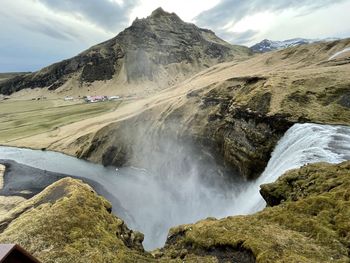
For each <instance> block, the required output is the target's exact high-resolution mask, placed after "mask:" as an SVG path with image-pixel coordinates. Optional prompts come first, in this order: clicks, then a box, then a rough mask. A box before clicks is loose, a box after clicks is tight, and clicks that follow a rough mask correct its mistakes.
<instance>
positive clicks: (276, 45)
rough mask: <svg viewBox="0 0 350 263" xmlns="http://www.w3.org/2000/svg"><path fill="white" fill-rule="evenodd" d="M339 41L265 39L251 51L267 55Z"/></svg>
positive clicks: (326, 39)
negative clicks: (318, 43)
mask: <svg viewBox="0 0 350 263" xmlns="http://www.w3.org/2000/svg"><path fill="white" fill-rule="evenodd" d="M335 40H339V38H325V39H306V38H293V39H288V40H284V41H273V40H269V39H264V40H263V41H261V42H259V43H257V44H255V45H254V46H251V47H250V49H251V50H252V51H253V52H257V53H265V52H269V51H273V50H279V49H284V48H288V47H295V46H300V45H305V44H311V43H315V42H323V41H325V42H328V41H335Z"/></svg>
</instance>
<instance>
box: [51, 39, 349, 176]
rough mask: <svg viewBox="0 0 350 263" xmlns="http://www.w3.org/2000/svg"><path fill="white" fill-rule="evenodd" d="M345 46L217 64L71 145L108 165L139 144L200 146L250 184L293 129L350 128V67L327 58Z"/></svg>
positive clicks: (124, 159) (126, 158)
mask: <svg viewBox="0 0 350 263" xmlns="http://www.w3.org/2000/svg"><path fill="white" fill-rule="evenodd" d="M347 45H349V40H343V41H336V42H332V43H318V44H313V45H307V46H303V47H296V48H291V49H286V50H282V51H278V52H274V53H269V54H264V55H261V56H257V57H255V58H252V59H250V60H246V61H244V62H241V63H236V62H232V63H224V64H220V65H217V66H215V67H212V68H210V69H208V70H206V71H203V72H201V73H199V74H197V75H196V76H194V77H192V78H191V79H189V80H187V81H185V82H184V83H182V84H181V85H178V86H175V87H174V89H172V90H171V91H168V93H163V94H162V95H159V96H158V97H156V98H155V101H157V104H155V105H154V106H153V107H151V106H150V105H152V102H150V101H147V103H146V102H145V106H146V107H145V109H144V110H143V111H141V112H140V113H138V114H134V115H132V117H130V118H124V119H122V120H120V121H116V122H113V123H111V124H109V125H106V126H104V127H103V128H101V129H99V130H98V131H97V132H96V133H93V134H90V135H89V136H91V137H89V138H88V139H87V137H86V136H85V137H82V138H81V139H80V140H79V139H78V140H75V141H74V142H71V144H70V146H69V147H72V149H77V150H76V152H73V154H75V155H77V156H79V157H82V158H87V159H90V160H92V161H96V162H102V163H104V164H105V165H108V164H115V165H118V166H119V165H130V164H132V163H131V162H132V157H134V156H135V155H138V154H139V153H140V152H141V153H142V152H143V151H142V149H140V147H139V146H141V147H142V142H141V141H140V140H138V138H142V140H151V141H152V145H154V146H155V148H157V147H158V146H157V145H158V144H157V142H158V141H161V140H158V138H160V137H162V136H165V137H171V138H176V139H177V140H178V141H179V142H180V143H188V142H193V143H194V144H196V145H200V146H201V147H203V149H204V150H203V151H204V152H211V153H213V155H214V156H216V157H217V159H219V160H221V161H223V162H224V163H225V165H227V166H229V167H235V168H237V169H238V170H239V171H240V173H241V174H242V175H243V176H244V177H246V178H249V179H251V178H255V177H256V176H258V175H259V174H260V173H261V172H262V170H263V169H264V167H265V166H266V163H267V161H268V160H269V158H270V153H271V152H272V150H273V148H274V147H275V145H276V143H277V141H278V140H279V139H280V138H281V136H282V135H283V134H284V132H285V131H286V130H287V129H288V128H289V127H290V126H291V125H292V124H293V123H297V122H316V123H328V124H344V125H347V124H349V123H350V113H349V103H348V102H349V98H350V97H349V90H350V78H349V74H348V72H349V70H350V68H349V67H350V64H349V63H348V60H346V58H345V59H344V58H342V59H340V60H328V58H329V57H330V56H331V54H333V53H335V52H337V50H341V49H343V48H344V46H345V47H346V46H347ZM83 138H84V140H83ZM80 141H84V144H81V143H80ZM58 144H59V143H58ZM135 145H136V146H135ZM159 147H161V145H160V146H159Z"/></svg>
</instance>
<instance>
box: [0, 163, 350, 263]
mask: <svg viewBox="0 0 350 263" xmlns="http://www.w3.org/2000/svg"><path fill="white" fill-rule="evenodd" d="M349 187H350V161H348V162H344V163H342V164H338V165H332V164H326V163H319V164H312V165H308V166H304V167H302V168H300V169H296V170H292V171H289V172H287V173H286V174H285V175H283V176H282V177H281V178H280V179H278V180H277V182H276V183H272V184H268V185H263V186H262V190H261V192H262V193H263V196H264V197H265V198H266V200H267V201H268V203H269V204H270V205H274V206H273V207H267V208H265V209H264V210H263V211H261V212H259V213H257V214H254V215H249V216H235V217H227V218H224V219H221V220H216V219H214V218H208V219H205V220H202V221H199V222H197V223H195V224H190V225H182V226H178V227H174V228H173V229H171V230H170V233H169V235H168V239H167V242H166V245H165V247H164V248H162V249H158V250H156V251H153V252H152V254H149V253H147V252H145V251H144V250H143V248H142V245H141V241H142V239H143V235H142V234H140V233H137V232H133V231H131V230H129V229H128V228H127V227H126V226H125V224H124V222H123V221H122V220H121V219H119V218H117V217H115V216H113V215H111V214H110V211H111V206H110V203H109V202H108V201H106V200H105V199H104V198H102V197H99V196H97V195H96V193H95V192H94V191H93V190H92V189H91V188H90V187H89V186H88V185H86V184H84V183H82V182H81V181H77V180H73V179H71V178H66V179H62V180H60V181H58V182H56V183H54V184H53V185H51V186H49V187H48V188H46V189H45V190H44V191H43V192H42V193H40V194H38V195H36V196H35V197H33V198H32V199H29V200H27V201H24V202H22V203H21V204H19V205H18V207H17V208H15V209H13V210H11V211H10V212H9V213H8V214H6V215H5V216H4V217H3V218H1V221H0V231H1V233H0V242H2V243H5V242H6V243H8V242H13V243H19V244H20V245H22V246H23V247H24V248H26V249H27V250H28V251H30V252H31V253H33V254H34V255H35V256H36V257H38V258H39V259H41V260H42V261H43V262H240V263H250V262H271V263H272V262H273V263H274V262H315V263H316V262H317V263H318V262H349V247H350V235H349V233H350V223H349V218H350V203H349V200H350V194H349ZM271 200H273V201H271ZM276 200H277V201H276ZM282 201H283V202H282Z"/></svg>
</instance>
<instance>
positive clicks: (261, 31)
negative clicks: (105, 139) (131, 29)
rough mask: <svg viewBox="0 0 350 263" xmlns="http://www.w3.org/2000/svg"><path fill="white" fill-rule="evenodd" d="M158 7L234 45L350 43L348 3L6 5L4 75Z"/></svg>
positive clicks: (49, 1) (78, 46)
mask: <svg viewBox="0 0 350 263" xmlns="http://www.w3.org/2000/svg"><path fill="white" fill-rule="evenodd" d="M159 6H161V7H163V9H165V10H166V11H169V12H175V13H177V14H178V15H179V16H180V17H181V18H182V19H183V20H185V21H188V22H193V23H196V24H197V25H199V26H201V27H205V28H209V29H212V30H213V31H215V32H216V33H217V35H219V36H220V37H221V38H223V39H225V40H226V41H229V42H231V43H234V44H242V45H247V46H251V45H253V44H254V43H256V42H259V41H261V40H263V39H265V38H268V39H272V40H284V39H289V38H295V37H304V38H325V37H341V38H343V37H350V13H349V11H350V0H200V1H199V0H196V1H194V0H128V1H127V0H1V9H0V29H1V34H0V72H9V71H35V70H38V69H40V68H42V67H44V66H47V65H49V64H51V63H54V62H57V61H60V60H62V59H65V58H69V57H71V56H74V55H76V54H78V53H79V52H81V51H83V50H84V49H86V48H88V47H90V46H91V45H94V44H97V43H99V42H102V41H105V40H107V39H109V38H111V37H113V36H115V35H116V34H117V33H119V32H120V31H121V30H123V29H124V28H125V27H127V26H129V25H130V23H131V22H132V21H133V20H134V19H135V18H136V17H139V18H142V17H146V16H148V15H149V14H150V13H151V12H152V11H153V10H154V9H156V8H157V7H159Z"/></svg>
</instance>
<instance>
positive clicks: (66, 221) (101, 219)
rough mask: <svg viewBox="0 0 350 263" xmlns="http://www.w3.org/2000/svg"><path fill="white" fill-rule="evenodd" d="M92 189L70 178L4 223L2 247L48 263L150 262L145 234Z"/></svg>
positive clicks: (24, 205) (0, 222)
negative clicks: (13, 247)
mask: <svg viewBox="0 0 350 263" xmlns="http://www.w3.org/2000/svg"><path fill="white" fill-rule="evenodd" d="M110 211H111V204H110V203H109V202H108V201H107V200H106V199H104V198H103V197H101V196H98V195H97V194H96V193H95V191H94V190H93V189H92V188H91V187H90V186H88V185H87V184H85V183H83V182H81V181H79V180H75V179H72V178H65V179H62V180H60V181H57V182H56V183H54V184H52V185H51V186H49V187H47V188H46V189H45V190H44V191H43V192H41V193H40V194H38V195H36V196H34V197H33V198H31V199H29V200H27V201H24V202H23V203H21V204H20V205H19V206H18V207H16V208H15V209H13V210H11V211H10V212H9V213H8V214H6V215H5V216H3V217H2V218H1V219H0V231H1V233H0V242H1V243H17V244H20V245H21V246H23V247H24V248H25V249H26V250H28V251H29V252H30V253H32V254H33V255H34V256H36V257H37V258H38V259H40V260H41V261H42V262H84V263H85V262H148V261H149V260H148V259H149V255H148V254H147V253H145V252H144V250H143V247H142V244H141V242H142V241H143V235H142V234H141V233H138V232H133V231H131V230H129V229H128V228H127V227H126V225H125V224H124V222H123V220H121V219H119V218H117V217H116V216H114V215H112V214H111V213H110Z"/></svg>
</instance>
